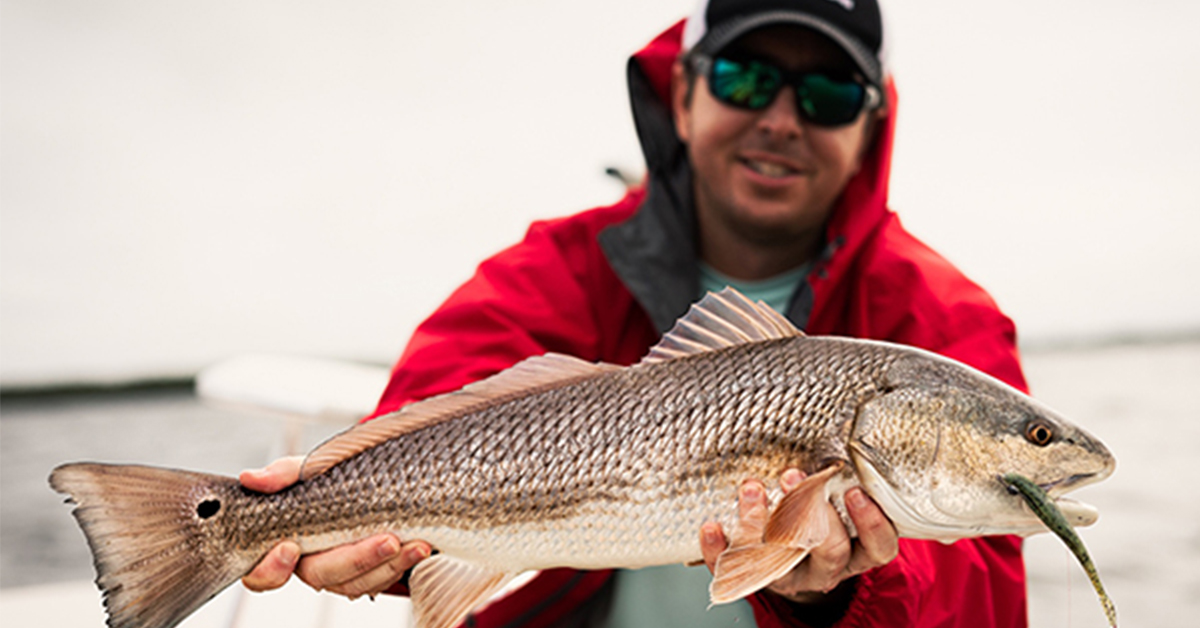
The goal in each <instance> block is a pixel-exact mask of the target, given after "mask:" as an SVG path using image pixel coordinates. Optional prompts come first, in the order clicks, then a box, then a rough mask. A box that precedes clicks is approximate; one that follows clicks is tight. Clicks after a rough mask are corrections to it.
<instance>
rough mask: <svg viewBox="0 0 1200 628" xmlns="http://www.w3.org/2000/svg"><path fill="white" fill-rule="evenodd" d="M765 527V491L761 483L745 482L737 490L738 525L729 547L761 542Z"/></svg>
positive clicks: (754, 481)
mask: <svg viewBox="0 0 1200 628" xmlns="http://www.w3.org/2000/svg"><path fill="white" fill-rule="evenodd" d="M766 526H767V491H766V489H764V488H763V485H762V482H759V481H758V480H746V481H745V482H742V485H741V487H739V488H738V525H737V530H736V531H735V532H734V534H733V536H732V538H731V539H730V545H732V546H734V547H741V546H743V545H752V544H755V543H761V542H762V536H763V530H764V529H765V528H766Z"/></svg>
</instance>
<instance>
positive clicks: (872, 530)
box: [846, 488, 900, 575]
mask: <svg viewBox="0 0 1200 628" xmlns="http://www.w3.org/2000/svg"><path fill="white" fill-rule="evenodd" d="M846 510H847V511H848V512H849V513H850V519H851V520H852V521H854V526H855V527H856V528H858V545H857V547H856V548H855V551H854V554H853V555H852V556H851V558H850V561H849V563H848V564H847V565H846V571H847V572H848V573H849V574H850V575H857V574H860V573H862V572H864V571H867V570H868V569H874V568H875V567H880V566H882V565H886V564H887V563H889V562H891V561H892V559H894V558H895V557H896V554H898V553H899V551H900V539H899V535H897V534H896V528H895V526H893V525H892V522H891V521H889V520H888V518H887V516H886V515H884V514H883V511H882V510H881V509H880V508H879V506H878V505H877V504H876V503H875V502H874V501H873V500H872V499H871V498H870V497H867V495H866V494H865V493H863V491H862V489H859V488H853V489H850V490H849V491H847V492H846Z"/></svg>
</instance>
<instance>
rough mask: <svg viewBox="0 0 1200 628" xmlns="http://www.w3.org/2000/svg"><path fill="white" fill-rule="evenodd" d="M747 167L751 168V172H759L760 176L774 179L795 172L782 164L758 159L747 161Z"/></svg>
mask: <svg viewBox="0 0 1200 628" xmlns="http://www.w3.org/2000/svg"><path fill="white" fill-rule="evenodd" d="M746 165H747V166H750V169H751V170H753V171H755V172H757V173H758V174H761V175H763V176H766V177H774V178H779V177H786V176H787V175H789V174H793V172H794V171H793V170H792V169H791V168H788V167H787V166H784V165H782V164H777V163H772V162H768V161H758V160H756V159H747V160H746Z"/></svg>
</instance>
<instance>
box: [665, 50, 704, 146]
mask: <svg viewBox="0 0 1200 628" xmlns="http://www.w3.org/2000/svg"><path fill="white" fill-rule="evenodd" d="M696 80H697V81H699V80H700V77H696ZM692 89H695V85H693V86H692ZM689 91H690V90H689V89H688V77H687V70H685V69H684V67H683V60H682V59H676V60H675V63H674V65H672V66H671V115H672V118H673V119H674V121H675V134H676V135H678V136H679V139H680V140H682V141H683V143H684V144H687V143H688V141H689V140H690V139H691V128H692V102H691V101H692V99H691V97H690V96H691V94H689V93H688V92H689Z"/></svg>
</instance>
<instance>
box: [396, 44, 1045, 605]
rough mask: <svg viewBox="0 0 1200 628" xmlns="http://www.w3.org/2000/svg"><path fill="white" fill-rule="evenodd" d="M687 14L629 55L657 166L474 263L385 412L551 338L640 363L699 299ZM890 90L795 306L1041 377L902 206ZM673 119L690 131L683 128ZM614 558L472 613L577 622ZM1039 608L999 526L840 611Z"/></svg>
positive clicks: (773, 600)
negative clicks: (903, 221)
mask: <svg viewBox="0 0 1200 628" xmlns="http://www.w3.org/2000/svg"><path fill="white" fill-rule="evenodd" d="M681 31H682V23H680V24H677V25H675V26H674V27H672V28H671V29H669V30H667V31H666V32H664V33H663V34H662V35H660V36H659V37H658V38H656V39H655V40H654V41H653V42H652V43H651V44H650V45H649V46H647V47H646V48H645V49H643V50H642V51H641V52H639V53H638V54H637V55H635V56H634V58H633V59H631V62H630V66H629V74H630V83H631V93H632V97H633V100H634V109H635V117H636V118H637V123H638V129H639V135H640V136H641V139H642V143H643V148H644V152H645V153H646V156H647V163H648V166H649V169H650V172H649V175H648V182H647V185H646V189H639V190H635V191H632V192H630V193H629V194H628V195H627V196H626V197H625V198H623V199H621V201H620V202H618V203H616V204H615V205H612V206H609V207H602V208H598V209H593V210H590V211H586V212H583V213H580V214H576V215H574V216H569V217H566V218H559V219H554V220H547V221H542V222H537V223H535V224H533V225H532V226H531V227H530V229H529V231H528V233H527V234H526V236H525V239H524V240H523V241H522V242H520V243H518V244H516V245H515V246H512V247H510V248H508V249H506V250H504V251H502V252H500V253H499V254H497V255H495V256H493V257H492V258H490V259H488V260H486V261H484V262H483V263H482V264H480V266H479V268H478V270H477V272H476V274H475V276H474V277H472V278H471V279H470V280H469V281H467V282H466V283H465V284H463V285H462V286H461V287H460V288H459V289H458V290H457V291H455V292H454V293H453V294H452V295H451V296H450V298H449V299H448V300H447V301H446V302H445V303H444V304H443V305H442V306H441V307H440V308H438V310H437V311H436V312H434V313H433V315H432V316H430V317H429V319H428V320H426V321H425V322H424V323H423V324H421V325H420V326H419V327H418V328H417V330H416V332H415V333H414V334H413V337H412V339H411V340H410V341H409V344H408V346H407V348H406V349H405V351H404V354H403V355H402V356H401V358H400V360H399V362H398V363H397V364H396V366H395V368H394V370H393V373H392V378H391V382H390V384H389V385H388V387H387V389H386V391H385V392H384V394H383V397H382V399H381V400H380V403H379V408H378V410H377V412H376V415H375V416H378V415H379V414H383V413H387V412H391V411H394V410H396V409H398V408H399V407H401V406H402V405H404V404H406V403H409V402H411V401H414V400H419V399H422V398H425V397H429V396H431V395H435V394H439V393H443V392H447V391H451V390H455V389H457V388H460V387H461V386H463V385H465V384H468V383H470V382H473V381H476V380H478V379H481V378H484V377H486V376H488V375H491V374H493V373H496V372H498V371H500V370H503V369H505V368H507V367H509V366H511V365H512V364H514V363H516V362H518V361H520V360H521V359H523V358H525V357H528V356H531V355H536V354H542V353H546V352H550V351H553V352H559V353H566V354H571V355H575V356H579V357H582V358H584V359H587V360H593V361H604V362H610V363H616V364H631V363H633V362H636V361H637V360H638V359H640V358H641V357H642V356H643V355H644V354H645V353H646V352H647V350H648V348H649V347H650V346H651V345H652V344H654V343H655V342H656V341H657V340H658V338H659V336H660V335H661V333H662V332H663V331H664V330H665V329H666V328H667V327H669V325H670V323H671V322H672V321H673V320H674V318H675V317H676V316H678V315H681V314H682V313H683V310H684V309H686V306H687V301H690V300H694V299H695V298H698V296H699V295H698V294H697V293H698V287H697V286H698V284H697V283H696V281H697V280H696V279H695V270H694V269H695V259H694V253H692V251H693V248H692V243H691V241H690V235H689V234H690V233H691V230H690V224H691V223H690V222H689V220H690V210H688V209H687V207H690V205H689V203H690V201H687V200H683V201H680V200H679V199H689V198H690V196H688V194H689V188H690V185H689V182H690V178H689V177H690V172H689V170H690V169H689V168H687V167H686V166H680V163H681V161H680V154H681V153H680V152H679V148H680V146H679V145H678V144H677V140H676V145H674V146H672V145H671V143H670V141H669V138H668V139H664V138H667V135H666V133H668V130H667V129H664V128H663V127H664V124H665V125H668V126H669V110H666V109H663V107H665V104H664V103H667V102H669V99H668V96H669V94H668V91H669V81H668V77H669V72H670V65H671V62H672V61H673V60H674V59H675V57H676V56H677V55H678V53H679V38H680V33H681ZM655 101H657V102H655ZM889 103H890V104H889V107H890V112H891V113H890V114H889V117H888V118H887V119H886V121H885V122H884V124H883V125H882V128H881V129H880V133H879V136H878V137H877V139H876V143H875V145H874V147H873V148H872V150H871V152H870V154H869V156H868V158H867V160H866V163H865V164H864V166H863V168H862V170H861V171H860V172H859V173H858V174H857V175H856V176H855V177H854V178H853V179H852V180H851V182H850V183H849V184H848V186H847V189H846V190H845V191H844V193H843V194H842V197H841V199H840V201H839V205H838V207H837V208H836V209H835V212H834V215H833V217H832V219H831V222H830V224H829V225H828V227H827V238H826V240H827V243H828V245H827V246H826V249H825V252H824V254H822V255H821V257H820V259H818V260H817V262H816V264H815V266H814V268H813V270H812V272H811V273H810V274H809V275H808V276H807V277H806V278H805V280H804V282H802V284H801V285H800V286H799V288H798V290H797V295H798V296H797V298H795V299H794V303H793V306H792V308H791V311H789V312H788V316H789V317H790V318H792V320H793V321H794V322H796V323H797V324H799V325H800V326H801V327H802V328H804V329H805V330H806V331H807V332H808V333H809V334H839V335H846V336H856V337H861V338H874V339H881V340H888V341H892V342H899V343H905V344H910V345H914V346H918V347H923V348H926V349H930V350H932V351H935V352H938V353H941V354H943V355H946V356H949V357H952V358H955V359H958V360H961V361H963V362H965V363H967V364H970V365H972V366H975V367H976V368H979V369H981V370H983V371H985V372H988V373H990V374H992V375H994V376H996V377H998V378H1000V379H1002V380H1004V381H1006V382H1008V383H1010V384H1012V385H1014V386H1016V387H1018V388H1021V389H1024V388H1025V382H1024V379H1023V377H1022V374H1021V369H1020V365H1019V361H1018V356H1017V350H1016V346H1015V339H1014V336H1015V332H1014V329H1013V325H1012V323H1011V322H1010V321H1009V319H1008V318H1006V317H1005V316H1004V315H1003V314H1002V313H1001V312H1000V311H999V310H998V309H997V307H996V304H995V303H994V302H993V300H992V299H991V298H990V297H989V296H988V295H987V293H986V292H984V291H983V289H981V288H980V287H979V286H977V285H976V284H974V283H972V282H971V281H970V280H968V279H967V278H966V277H964V276H963V274H962V273H961V272H959V271H958V270H957V269H956V268H954V266H952V265H951V264H950V263H949V262H948V261H946V260H945V259H943V258H942V257H941V256H939V255H938V254H937V253H935V252H934V251H933V250H931V249H930V248H929V247H927V246H925V245H924V244H922V243H921V242H920V241H918V240H917V239H916V238H914V237H913V236H912V235H910V234H909V233H908V232H907V231H905V230H904V228H903V227H902V226H901V225H900V221H899V219H898V218H897V217H896V215H895V214H893V213H891V212H890V211H889V210H888V209H887V186H888V172H889V168H890V158H891V151H892V136H893V129H894V120H895V118H894V116H895V111H896V93H895V90H894V89H893V88H890V87H889ZM664 115H666V116H667V117H666V118H664V117H663V116H664ZM669 133H670V137H673V130H671V131H669ZM681 173H682V174H681ZM681 207H682V209H681ZM664 208H665V209H664ZM602 234H603V235H602ZM647 234H649V235H647ZM689 262H690V264H691V265H690V266H689V265H688V264H689ZM680 286H682V289H681V288H680ZM689 291H690V294H689ZM664 302H666V303H665V304H664ZM697 533H698V532H697ZM610 575H611V572H609V571H593V572H577V571H574V570H570V569H554V570H548V571H545V572H542V573H541V574H540V575H539V576H538V577H537V578H535V579H534V580H533V581H532V582H531V583H529V584H528V585H526V586H525V587H523V588H521V589H519V590H517V591H516V592H514V593H513V594H511V595H509V596H508V597H506V598H503V599H501V600H499V601H498V602H495V603H493V604H491V605H490V606H488V607H486V608H485V609H483V610H482V611H481V612H480V613H478V614H476V615H474V616H472V618H471V621H473V622H474V623H473V624H472V625H474V626H480V627H491V626H518V625H519V626H531V627H532V626H559V625H568V624H575V623H578V622H579V617H580V615H581V614H586V613H587V612H589V608H590V607H589V606H588V601H589V600H590V599H591V598H593V597H594V595H595V594H596V592H597V591H599V590H600V589H601V588H602V587H604V585H605V583H606V582H607V580H608V579H609V577H610ZM750 602H751V605H752V607H753V609H754V613H755V617H756V619H757V621H758V625H759V626H803V625H805V624H804V623H803V621H802V620H801V619H799V618H797V617H795V616H794V610H795V609H794V607H793V606H792V605H790V604H789V603H788V602H786V601H784V600H783V599H782V598H779V597H776V596H774V595H770V594H763V593H759V594H756V595H754V596H752V598H751V599H750ZM1025 624H1026V600H1025V574H1024V566H1023V562H1022V558H1021V542H1020V540H1019V539H1018V538H1016V537H988V538H982V539H968V540H963V541H959V542H957V543H954V544H952V545H943V544H942V543H939V542H936V541H919V540H912V539H901V541H900V553H899V556H898V557H897V558H896V559H895V560H894V561H892V562H891V563H889V564H888V565H885V566H883V567H880V568H877V569H874V570H872V571H869V572H867V573H865V574H863V575H862V576H860V577H859V579H858V583H857V586H856V590H855V594H854V598H853V600H852V602H851V603H850V606H849V608H848V610H847V612H846V614H845V616H844V617H843V618H842V619H841V620H840V621H839V623H838V624H836V625H837V626H840V627H846V628H849V627H857V626H929V627H933V626H939V627H950V626H961V627H963V628H967V627H970V628H991V627H996V628H1001V627H1003V628H1010V627H1018V626H1024V625H1025Z"/></svg>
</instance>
